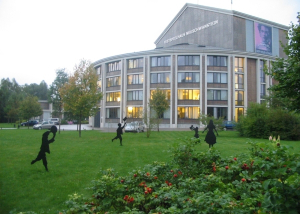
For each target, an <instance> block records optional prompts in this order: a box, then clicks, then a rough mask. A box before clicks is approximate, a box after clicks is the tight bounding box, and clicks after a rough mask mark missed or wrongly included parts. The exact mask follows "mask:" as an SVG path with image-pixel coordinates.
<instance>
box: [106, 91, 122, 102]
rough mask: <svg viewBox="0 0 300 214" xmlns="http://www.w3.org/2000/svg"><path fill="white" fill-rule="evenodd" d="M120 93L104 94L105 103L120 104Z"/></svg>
mask: <svg viewBox="0 0 300 214" xmlns="http://www.w3.org/2000/svg"><path fill="white" fill-rule="evenodd" d="M120 100H121V92H112V93H107V94H106V102H116V101H117V102H120Z"/></svg>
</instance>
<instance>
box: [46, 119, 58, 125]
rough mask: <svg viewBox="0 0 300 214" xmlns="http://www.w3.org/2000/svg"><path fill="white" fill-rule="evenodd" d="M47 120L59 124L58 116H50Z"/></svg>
mask: <svg viewBox="0 0 300 214" xmlns="http://www.w3.org/2000/svg"><path fill="white" fill-rule="evenodd" d="M48 121H51V122H53V123H54V124H55V125H59V118H50V119H49V120H48Z"/></svg>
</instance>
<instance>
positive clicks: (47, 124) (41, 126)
mask: <svg viewBox="0 0 300 214" xmlns="http://www.w3.org/2000/svg"><path fill="white" fill-rule="evenodd" d="M54 125H55V124H54V122H51V121H43V122H42V123H39V124H36V125H34V126H33V129H39V130H40V129H50V128H51V126H54Z"/></svg>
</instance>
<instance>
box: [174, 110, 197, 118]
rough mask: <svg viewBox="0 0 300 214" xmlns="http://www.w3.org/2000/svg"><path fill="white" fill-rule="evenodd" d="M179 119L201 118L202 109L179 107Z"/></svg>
mask: <svg viewBox="0 0 300 214" xmlns="http://www.w3.org/2000/svg"><path fill="white" fill-rule="evenodd" d="M177 113H178V118H179V119H198V118H199V116H200V107H178V108H177Z"/></svg>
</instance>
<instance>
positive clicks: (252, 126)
mask: <svg viewBox="0 0 300 214" xmlns="http://www.w3.org/2000/svg"><path fill="white" fill-rule="evenodd" d="M236 128H237V130H238V131H239V133H240V135H241V136H245V137H255V138H268V137H269V136H270V135H271V136H278V135H279V136H280V137H281V139H284V140H299V139H300V132H299V129H300V116H299V114H296V113H293V112H288V111H287V110H283V109H278V108H276V109H275V108H270V109H269V108H267V106H266V105H265V104H257V103H251V104H250V107H249V108H248V110H247V114H246V115H245V116H242V117H241V119H240V121H239V123H238V124H237V127H236Z"/></svg>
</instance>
